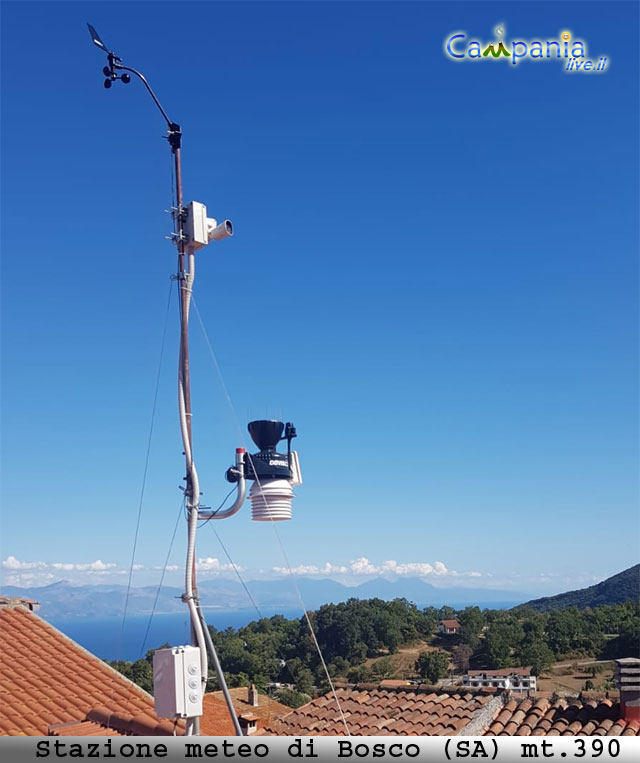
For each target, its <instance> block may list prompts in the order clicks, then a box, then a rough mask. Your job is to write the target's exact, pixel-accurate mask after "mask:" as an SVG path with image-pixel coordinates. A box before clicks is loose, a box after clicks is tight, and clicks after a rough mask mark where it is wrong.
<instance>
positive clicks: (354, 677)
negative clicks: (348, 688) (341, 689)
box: [347, 665, 373, 684]
mask: <svg viewBox="0 0 640 763" xmlns="http://www.w3.org/2000/svg"><path fill="white" fill-rule="evenodd" d="M372 678H373V676H372V675H371V671H369V669H368V668H366V667H365V666H364V665H358V666H357V667H355V668H351V670H350V671H349V672H348V673H347V681H349V683H350V684H366V683H368V682H369V681H371V680H372Z"/></svg>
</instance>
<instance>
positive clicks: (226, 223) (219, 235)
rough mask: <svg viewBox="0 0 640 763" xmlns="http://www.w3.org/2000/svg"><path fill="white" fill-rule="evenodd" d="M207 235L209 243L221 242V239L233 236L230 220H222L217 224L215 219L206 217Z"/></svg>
mask: <svg viewBox="0 0 640 763" xmlns="http://www.w3.org/2000/svg"><path fill="white" fill-rule="evenodd" d="M207 234H208V236H209V241H222V239H223V238H229V236H233V225H232V224H231V220H223V221H222V222H221V223H220V224H218V221H217V220H216V219H215V217H207Z"/></svg>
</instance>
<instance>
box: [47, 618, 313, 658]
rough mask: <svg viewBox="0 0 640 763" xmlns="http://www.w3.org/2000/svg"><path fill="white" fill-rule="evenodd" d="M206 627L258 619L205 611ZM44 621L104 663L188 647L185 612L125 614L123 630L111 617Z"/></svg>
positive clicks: (239, 624) (237, 624)
mask: <svg viewBox="0 0 640 763" xmlns="http://www.w3.org/2000/svg"><path fill="white" fill-rule="evenodd" d="M261 614H262V615H263V617H271V616H272V615H275V614H280V615H284V617H287V618H299V617H300V616H301V615H302V613H301V612H300V611H298V610H282V609H279V610H277V611H276V610H262V611H261ZM205 618H206V621H207V623H208V625H213V626H215V628H216V630H219V631H221V630H224V629H225V628H229V627H232V628H242V627H243V626H244V625H247V624H248V623H250V622H251V621H252V620H258V619H259V618H258V614H257V612H256V610H255V609H238V610H215V611H214V612H207V611H206V610H205ZM44 619H45V620H47V622H49V623H51V625H53V626H55V627H56V628H58V630H61V631H62V632H63V633H64V634H65V635H67V636H69V638H72V639H73V640H74V641H76V642H77V643H78V644H80V645H81V646H83V647H84V648H85V649H88V650H89V651H90V652H91V653H92V654H95V655H96V656H97V657H100V658H101V659H103V660H130V661H132V662H135V661H136V660H138V659H140V658H141V657H144V656H145V654H146V653H147V651H148V650H149V649H155V648H156V647H158V646H161V645H162V644H171V645H172V646H178V645H180V644H189V643H190V636H189V616H188V613H187V611H186V607H185V611H184V612H180V613H172V614H156V615H154V616H153V618H152V619H151V622H149V615H127V617H126V619H125V622H124V628H123V624H122V616H120V615H118V616H112V617H95V618H93V617H63V618H60V617H47V616H44Z"/></svg>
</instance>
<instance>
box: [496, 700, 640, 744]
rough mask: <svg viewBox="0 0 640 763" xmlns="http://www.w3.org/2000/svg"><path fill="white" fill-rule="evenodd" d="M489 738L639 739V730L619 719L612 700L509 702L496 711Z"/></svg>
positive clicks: (618, 710)
mask: <svg viewBox="0 0 640 763" xmlns="http://www.w3.org/2000/svg"><path fill="white" fill-rule="evenodd" d="M485 734H486V735H487V736H498V735H500V736H513V735H519V736H527V735H531V736H584V735H587V736H602V735H605V734H606V735H608V736H617V735H625V736H640V729H639V728H638V727H637V726H636V725H634V724H631V723H628V722H627V721H625V720H623V719H620V705H619V703H618V702H615V701H612V700H611V699H606V700H597V699H595V698H589V699H588V700H587V701H584V700H578V699H576V700H571V701H567V700H564V699H557V700H555V702H553V704H551V702H550V701H549V699H547V698H546V697H541V698H538V699H536V700H535V701H533V702H532V700H531V699H524V700H522V701H520V702H517V701H516V700H510V701H509V702H507V704H506V705H505V706H504V707H503V708H502V709H501V710H498V712H496V715H495V718H494V720H493V722H492V723H491V724H490V725H489V728H488V729H487V730H486V731H485Z"/></svg>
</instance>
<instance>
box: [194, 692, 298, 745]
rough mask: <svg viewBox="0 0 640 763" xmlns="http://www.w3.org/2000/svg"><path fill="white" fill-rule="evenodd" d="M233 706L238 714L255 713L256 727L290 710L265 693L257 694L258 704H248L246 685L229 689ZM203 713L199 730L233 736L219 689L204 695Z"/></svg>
mask: <svg viewBox="0 0 640 763" xmlns="http://www.w3.org/2000/svg"><path fill="white" fill-rule="evenodd" d="M229 694H230V695H231V701H232V702H233V707H234V709H235V711H236V714H237V715H238V716H240V715H244V716H247V715H248V714H250V713H251V714H253V715H255V720H257V721H258V728H262V727H263V726H265V725H267V724H268V723H270V722H271V721H273V720H275V719H277V718H281V717H282V716H283V715H286V714H287V713H290V712H291V708H290V707H287V705H283V704H282V703H280V702H276V701H275V700H274V699H271V698H270V697H268V696H267V695H266V694H259V695H258V704H257V705H256V706H254V705H250V704H249V700H248V689H247V687H246V686H241V687H237V688H235V689H229ZM203 710H204V715H203V717H202V718H201V720H200V731H201V733H202V734H207V735H208V736H233V735H234V733H235V731H234V727H233V724H232V722H231V719H230V718H229V711H228V709H227V704H226V702H225V701H224V695H223V694H222V692H221V691H212V692H208V693H207V694H205V695H204V700H203Z"/></svg>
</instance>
